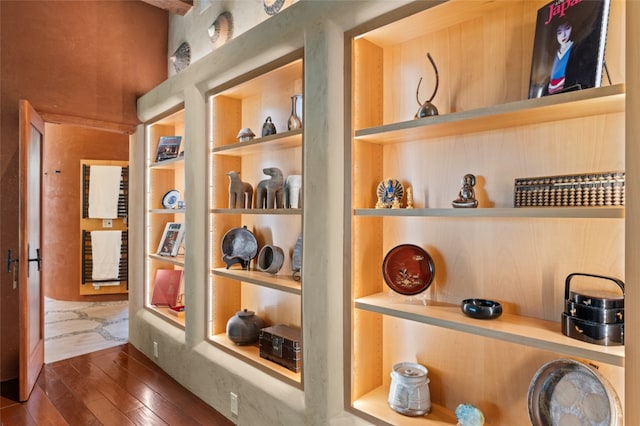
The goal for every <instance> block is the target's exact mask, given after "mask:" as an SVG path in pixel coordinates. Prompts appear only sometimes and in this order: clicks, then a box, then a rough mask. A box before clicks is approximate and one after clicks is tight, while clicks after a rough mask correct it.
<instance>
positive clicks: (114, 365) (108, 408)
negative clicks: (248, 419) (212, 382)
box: [0, 344, 233, 426]
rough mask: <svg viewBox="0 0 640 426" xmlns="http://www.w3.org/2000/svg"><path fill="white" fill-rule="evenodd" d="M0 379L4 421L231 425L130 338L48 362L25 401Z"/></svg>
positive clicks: (13, 384) (7, 425) (12, 384)
mask: <svg viewBox="0 0 640 426" xmlns="http://www.w3.org/2000/svg"><path fill="white" fill-rule="evenodd" d="M2 385H3V387H2V396H1V397H0V424H1V425H2V426H12V425H20V426H25V425H81V426H87V425H106V426H111V425H117V426H120V425H144V426H147V425H189V426H192V425H206V426H218V425H220V426H227V425H233V423H232V422H231V421H230V420H228V419H227V418H226V417H224V416H223V415H222V414H220V413H219V412H217V411H216V410H214V409H212V408H211V407H210V406H208V405H207V404H205V403H204V402H203V401H202V400H201V399H199V398H198V397H196V396H195V395H193V394H192V393H191V392H189V391H188V390H186V389H185V388H184V387H182V386H181V385H180V384H179V383H178V382H176V381H175V380H174V379H172V378H171V377H170V376H169V375H167V374H166V373H165V372H164V371H162V370H161V369H160V368H159V367H158V366H157V365H155V364H154V363H153V362H152V361H151V360H150V359H149V358H147V357H146V356H145V355H144V354H143V353H142V352H140V351H138V350H137V349H136V348H134V347H133V346H131V345H129V344H125V345H122V346H117V347H115V348H111V349H105V350H103V351H99V352H94V353H92V354H88V355H82V356H79V357H75V358H70V359H67V360H62V361H58V362H55V363H51V364H45V366H44V367H43V369H42V372H41V373H40V377H39V378H38V382H37V384H36V386H35V387H34V389H33V392H32V393H31V397H30V398H29V400H28V401H26V402H24V403H19V402H16V401H17V394H18V392H17V383H16V382H15V381H12V382H8V383H3V384H2Z"/></svg>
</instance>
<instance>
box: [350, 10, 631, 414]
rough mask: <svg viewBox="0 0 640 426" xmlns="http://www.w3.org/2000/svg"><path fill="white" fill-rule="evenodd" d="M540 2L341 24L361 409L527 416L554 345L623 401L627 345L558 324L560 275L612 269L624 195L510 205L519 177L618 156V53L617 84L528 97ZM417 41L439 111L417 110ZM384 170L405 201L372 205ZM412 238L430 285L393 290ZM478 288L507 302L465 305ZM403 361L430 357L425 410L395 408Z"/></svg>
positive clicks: (612, 272)
mask: <svg viewBox="0 0 640 426" xmlns="http://www.w3.org/2000/svg"><path fill="white" fill-rule="evenodd" d="M545 3H546V2H544V1H534V2H531V1H514V2H484V1H470V0H451V1H448V2H433V3H430V4H428V5H427V4H425V6H424V7H425V9H424V10H423V11H420V12H418V13H415V14H413V15H411V16H400V14H398V13H393V14H389V15H388V16H383V17H379V18H377V19H375V20H374V21H372V22H370V23H367V24H365V25H363V26H362V27H360V28H355V29H353V30H352V31H350V32H348V33H347V34H346V37H347V40H350V41H351V43H350V45H349V47H348V49H347V59H346V61H347V65H348V66H347V69H350V70H351V74H350V80H349V83H350V85H349V86H350V89H349V90H348V94H349V98H350V105H351V122H350V123H349V124H350V128H351V132H350V135H351V137H348V138H347V151H346V155H345V157H346V161H347V167H346V170H347V179H346V183H345V191H346V192H347V193H348V194H350V197H349V201H348V203H347V206H346V209H345V214H346V222H347V224H348V225H347V228H348V229H347V230H348V234H347V235H349V237H348V238H349V244H348V245H347V253H346V256H349V261H348V262H347V266H346V274H345V276H346V277H347V283H348V285H349V291H348V294H349V296H350V300H349V307H350V311H349V314H348V315H347V317H346V322H347V326H346V329H345V330H346V332H347V333H348V334H349V335H350V339H349V355H350V356H349V361H348V365H347V366H346V368H345V371H347V372H348V373H347V386H346V389H347V390H348V392H347V395H346V401H345V405H346V406H347V407H348V409H349V410H350V411H352V412H353V413H355V414H356V415H358V416H360V417H362V418H364V419H366V420H368V421H371V422H373V423H378V424H415V425H431V424H434V425H435V424H456V419H455V415H454V410H455V408H456V406H457V405H458V404H460V403H471V404H474V405H476V406H478V407H479V408H480V409H481V410H482V411H483V412H484V415H485V418H486V420H487V424H520V423H522V422H523V421H525V419H527V418H528V409H527V389H528V386H529V383H530V381H531V379H532V377H533V375H534V374H535V372H536V371H537V369H538V368H539V367H541V366H542V365H543V364H544V363H546V362H548V361H550V360H553V359H558V358H572V359H579V360H582V361H584V362H586V363H589V364H591V365H594V366H597V368H599V371H600V372H601V373H603V375H604V376H605V377H606V378H607V379H608V381H609V382H610V383H612V385H613V386H614V388H615V389H616V391H617V393H618V395H619V397H620V399H621V400H622V401H624V390H625V389H624V375H625V350H624V347H623V346H619V347H603V346H599V345H594V344H589V343H585V342H581V341H578V340H575V339H571V338H569V337H566V336H564V335H563V334H562V333H561V326H560V322H559V321H560V315H561V312H562V311H563V310H564V306H563V298H564V279H565V277H566V276H567V275H568V274H569V273H572V272H592V273H600V274H602V275H609V276H615V277H619V278H622V279H623V277H624V273H625V262H624V254H625V247H624V246H625V220H624V219H625V208H624V207H619V206H618V207H536V208H514V207H513V196H514V180H515V179H516V178H522V177H528V176H531V177H534V176H549V175H554V174H570V173H588V172H599V171H609V170H622V171H623V170H624V168H625V143H624V141H625V133H624V128H625V115H624V114H625V113H624V112H625V85H624V60H622V67H621V69H618V70H617V72H616V73H615V75H614V76H612V79H613V81H614V82H616V84H614V85H611V86H605V87H599V88H593V89H587V90H582V91H578V92H572V93H565V94H560V95H553V96H547V97H543V98H538V99H526V97H527V93H528V81H529V80H528V78H529V69H530V60H531V50H532V46H533V28H534V24H535V17H536V11H537V9H539V8H540V7H542V6H543V5H544V4H545ZM498 7H499V13H497V12H498V9H497V8H498ZM624 9H625V5H624V2H621V1H613V2H612V5H611V15H610V16H611V19H613V20H614V22H611V21H610V23H609V33H608V38H607V58H612V59H611V61H613V58H616V60H619V58H620V57H621V56H620V55H622V57H624V55H623V53H624V50H625V46H624V25H622V22H617V20H622V21H624ZM497 34H500V35H499V36H496V35H497ZM426 52H430V54H431V56H432V57H433V58H434V60H435V62H436V63H437V65H438V69H439V75H440V88H439V92H438V94H437V95H436V97H435V99H434V100H433V102H434V104H435V105H436V106H437V107H438V109H439V111H440V115H438V116H435V117H429V118H423V119H417V120H413V119H412V117H413V115H414V113H415V111H416V110H417V108H418V106H417V104H416V101H415V94H416V85H417V83H418V80H419V79H420V78H421V77H424V80H423V82H422V88H423V90H424V91H425V94H423V97H424V96H426V93H427V92H429V93H430V90H431V89H430V87H432V84H433V70H432V69H431V68H430V66H429V64H428V62H427V61H426V59H425V53H426ZM608 61H609V60H608ZM467 173H473V174H474V175H476V177H477V182H478V183H477V185H476V187H475V190H476V196H477V199H478V200H479V203H480V205H479V208H477V209H454V208H452V206H451V201H452V200H454V199H455V198H456V195H457V193H458V190H459V189H460V180H461V178H462V176H463V175H465V174H467ZM387 178H394V179H398V180H399V181H400V182H401V183H402V185H403V186H404V188H405V189H406V188H408V187H411V188H412V190H413V197H414V208H412V209H407V208H404V207H405V206H404V205H403V208H400V209H376V208H374V206H375V205H376V201H377V196H376V189H377V187H378V185H379V183H380V182H381V181H383V179H387ZM407 243H410V244H415V245H418V246H421V247H422V248H424V249H425V250H426V251H427V252H428V253H429V254H430V255H431V257H432V258H433V260H434V263H435V279H434V282H433V283H432V284H431V286H430V287H429V288H428V289H427V290H426V291H425V292H424V293H422V294H421V295H419V296H418V297H404V296H400V295H398V294H395V293H393V292H391V291H390V290H389V288H388V287H387V286H386V284H385V282H384V280H383V277H382V274H381V265H382V262H383V259H384V257H385V255H386V253H388V252H389V251H390V250H391V249H392V248H393V247H395V246H397V245H400V244H407ZM472 297H478V298H485V299H492V300H497V301H499V302H501V304H502V305H503V308H504V314H503V315H502V316H501V317H500V318H498V319H496V320H487V321H483V320H476V319H472V318H468V317H466V316H465V315H464V314H463V313H462V312H461V310H460V302H461V301H462V300H463V299H467V298H472ZM345 306H346V305H345ZM404 361H412V362H419V363H421V364H423V365H424V366H425V367H427V369H428V370H429V377H430V379H431V382H430V392H431V399H432V402H433V403H434V409H433V411H432V413H430V414H428V415H425V416H423V417H419V418H407V417H405V416H401V415H399V414H397V413H395V412H394V411H393V410H392V409H390V408H389V407H388V404H387V397H388V391H389V384H390V378H389V375H390V372H391V370H392V367H393V365H394V364H396V363H399V362H404ZM623 406H624V402H623Z"/></svg>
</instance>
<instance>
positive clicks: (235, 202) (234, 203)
mask: <svg viewBox="0 0 640 426" xmlns="http://www.w3.org/2000/svg"><path fill="white" fill-rule="evenodd" d="M227 176H229V208H230V209H233V208H236V209H250V208H251V206H252V205H253V187H252V186H251V185H250V184H248V183H247V182H242V181H241V180H240V172H236V171H230V172H228V173H227Z"/></svg>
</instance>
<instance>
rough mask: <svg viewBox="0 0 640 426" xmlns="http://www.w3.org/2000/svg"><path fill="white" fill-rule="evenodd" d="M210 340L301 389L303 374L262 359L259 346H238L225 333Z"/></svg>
mask: <svg viewBox="0 0 640 426" xmlns="http://www.w3.org/2000/svg"><path fill="white" fill-rule="evenodd" d="M210 339H211V342H213V343H214V344H215V345H216V346H217V347H219V348H221V349H223V350H224V351H226V352H228V353H230V354H232V355H234V356H236V357H239V358H241V359H243V360H244V361H246V362H248V363H250V364H252V365H253V366H255V367H257V368H259V369H260V370H262V371H265V372H267V373H269V374H271V375H273V376H275V377H277V378H278V379H281V380H285V381H286V382H288V383H289V384H291V385H293V386H296V387H298V388H301V386H302V374H301V373H296V372H293V371H291V370H289V369H287V368H285V367H283V366H281V365H279V364H276V363H275V362H273V361H269V360H268V359H265V358H262V357H260V348H259V347H258V344H255V345H247V346H238V345H236V344H235V343H233V342H232V341H231V340H229V338H228V337H227V335H226V334H224V333H221V334H216V335H214V336H211V337H210Z"/></svg>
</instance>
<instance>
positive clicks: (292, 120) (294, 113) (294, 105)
mask: <svg viewBox="0 0 640 426" xmlns="http://www.w3.org/2000/svg"><path fill="white" fill-rule="evenodd" d="M298 104H302V95H293V96H292V97H291V115H290V116H289V120H288V121H287V129H289V130H295V129H300V128H302V117H301V114H300V108H299V105H298Z"/></svg>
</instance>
